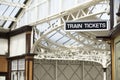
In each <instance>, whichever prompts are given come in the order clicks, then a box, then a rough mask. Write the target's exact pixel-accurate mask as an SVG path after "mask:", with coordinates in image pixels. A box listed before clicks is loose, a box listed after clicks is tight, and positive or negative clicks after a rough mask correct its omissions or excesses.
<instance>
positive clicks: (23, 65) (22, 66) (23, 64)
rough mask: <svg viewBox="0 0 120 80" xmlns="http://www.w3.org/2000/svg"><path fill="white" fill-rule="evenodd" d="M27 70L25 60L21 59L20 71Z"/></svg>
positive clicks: (19, 63) (19, 62)
mask: <svg viewBox="0 0 120 80" xmlns="http://www.w3.org/2000/svg"><path fill="white" fill-rule="evenodd" d="M24 69H25V59H20V60H19V61H18V70H24Z"/></svg>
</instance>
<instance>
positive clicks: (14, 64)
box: [12, 60, 17, 70]
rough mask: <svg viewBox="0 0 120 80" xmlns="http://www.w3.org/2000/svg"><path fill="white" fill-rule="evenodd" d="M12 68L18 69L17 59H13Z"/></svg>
mask: <svg viewBox="0 0 120 80" xmlns="http://www.w3.org/2000/svg"><path fill="white" fill-rule="evenodd" d="M12 70H17V60H13V61H12Z"/></svg>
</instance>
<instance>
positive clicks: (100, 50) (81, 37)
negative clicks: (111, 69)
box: [29, 0, 111, 67]
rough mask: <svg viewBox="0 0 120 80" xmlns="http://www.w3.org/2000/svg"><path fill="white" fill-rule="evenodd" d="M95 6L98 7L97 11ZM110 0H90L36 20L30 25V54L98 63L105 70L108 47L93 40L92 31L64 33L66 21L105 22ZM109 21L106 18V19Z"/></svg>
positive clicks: (39, 57)
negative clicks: (33, 41)
mask: <svg viewBox="0 0 120 80" xmlns="http://www.w3.org/2000/svg"><path fill="white" fill-rule="evenodd" d="M98 6H99V7H101V8H100V10H97V9H98ZM108 13H109V0H89V1H87V2H85V3H83V4H79V5H77V6H75V7H73V8H71V9H68V10H65V11H62V12H59V13H57V14H54V15H51V16H49V17H46V18H43V19H41V20H37V21H35V22H33V23H30V24H29V25H33V26H35V27H34V31H35V39H36V40H35V44H34V45H33V48H32V51H31V52H33V53H37V54H38V55H37V56H35V58H37V59H53V60H83V61H92V62H97V63H100V64H101V65H102V66H103V67H107V66H108V65H109V64H110V63H111V62H110V60H111V59H110V46H109V44H108V43H107V42H105V41H102V40H98V39H96V36H97V35H96V34H95V33H94V32H91V31H89V32H66V31H64V23H65V22H66V21H78V20H86V19H87V20H106V18H105V16H106V17H108V16H109V15H108ZM108 20H109V18H108Z"/></svg>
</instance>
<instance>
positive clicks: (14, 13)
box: [10, 7, 20, 17]
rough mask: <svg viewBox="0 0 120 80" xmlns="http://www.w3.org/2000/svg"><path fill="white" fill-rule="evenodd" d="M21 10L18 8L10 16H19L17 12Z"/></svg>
mask: <svg viewBox="0 0 120 80" xmlns="http://www.w3.org/2000/svg"><path fill="white" fill-rule="evenodd" d="M19 10H20V8H18V7H16V8H15V9H14V10H13V12H12V14H11V15H10V16H11V17H15V15H16V14H17V12H18V11H19Z"/></svg>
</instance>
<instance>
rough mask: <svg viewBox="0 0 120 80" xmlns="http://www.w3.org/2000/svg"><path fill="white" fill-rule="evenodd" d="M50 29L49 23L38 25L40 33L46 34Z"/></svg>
mask: <svg viewBox="0 0 120 80" xmlns="http://www.w3.org/2000/svg"><path fill="white" fill-rule="evenodd" d="M48 27H49V25H48V24H47V23H44V24H40V25H37V29H38V30H39V31H40V32H44V31H45V30H47V29H48Z"/></svg>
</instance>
